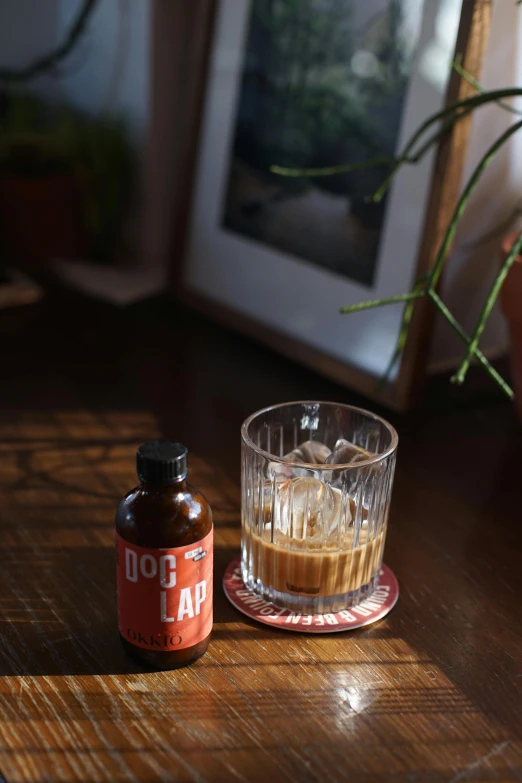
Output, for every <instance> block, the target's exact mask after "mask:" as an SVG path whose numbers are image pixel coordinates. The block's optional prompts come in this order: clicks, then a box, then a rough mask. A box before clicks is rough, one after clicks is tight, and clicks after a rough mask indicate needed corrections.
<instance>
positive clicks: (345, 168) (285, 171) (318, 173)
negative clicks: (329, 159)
mask: <svg viewBox="0 0 522 783" xmlns="http://www.w3.org/2000/svg"><path fill="white" fill-rule="evenodd" d="M394 162H395V158H390V157H384V156H381V157H377V158H369V159H368V160H360V161H358V162H357V163H342V164H340V165H339V166H325V167H324V168H319V169H293V168H287V167H285V166H270V171H271V172H272V173H273V174H280V175H281V176H282V177H331V176H332V175H333V174H346V173H347V172H349V171H357V170H358V169H366V168H371V167H372V166H380V165H382V164H383V163H387V164H391V163H394Z"/></svg>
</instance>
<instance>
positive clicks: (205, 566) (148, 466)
mask: <svg viewBox="0 0 522 783" xmlns="http://www.w3.org/2000/svg"><path fill="white" fill-rule="evenodd" d="M137 471H138V477H139V479H140V482H141V483H140V484H139V486H138V487H136V488H135V489H133V490H131V492H129V493H128V495H126V496H125V497H124V498H123V499H122V501H121V502H120V504H119V506H118V510H117V512H116V544H117V561H118V618H119V630H120V637H121V641H122V644H123V646H124V648H125V650H126V652H127V653H128V654H129V655H130V656H131V657H133V658H135V659H137V660H138V661H139V662H141V663H145V664H147V665H150V666H153V667H156V668H158V669H177V668H179V667H181V666H187V665H188V664H191V663H192V662H193V661H195V660H196V659H197V658H200V657H201V656H202V655H203V654H204V653H205V652H206V650H207V647H208V643H209V640H210V628H211V624H212V555H213V551H212V512H211V510H210V507H209V505H208V503H207V501H206V500H205V498H204V497H203V495H202V494H201V493H200V492H198V491H197V490H196V489H194V487H191V486H190V485H189V484H188V483H187V481H186V475H187V450H186V448H185V447H184V446H182V445H181V444H179V443H174V442H172V441H166V440H160V441H150V442H148V443H145V444H144V445H143V446H140V448H139V449H138V453H137ZM201 543H203V546H201ZM181 547H184V548H185V549H180V548H181ZM187 550H188V551H187ZM203 558H204V560H203ZM183 569H185V570H183ZM198 580H199V581H198ZM183 590H184V592H183ZM182 593H183V594H182ZM160 599H161V600H160ZM209 612H210V615H209ZM207 630H208V633H207ZM202 634H204V636H202ZM180 640H181V641H180ZM189 640H192V641H194V643H193V644H192V643H191V644H190V645H189V646H187V644H188V642H189ZM173 645H175V646H174V647H173Z"/></svg>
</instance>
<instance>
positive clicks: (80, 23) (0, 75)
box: [0, 0, 98, 83]
mask: <svg viewBox="0 0 522 783" xmlns="http://www.w3.org/2000/svg"><path fill="white" fill-rule="evenodd" d="M97 2H98V0H84V3H83V5H82V7H81V8H80V10H79V12H78V14H77V16H76V18H75V20H74V22H73V23H72V25H71V27H70V29H69V32H68V33H67V35H66V37H65V39H64V41H62V43H61V44H60V45H59V46H58V47H57V48H56V49H54V51H52V52H49V53H48V54H45V55H44V56H43V57H38V58H37V59H36V60H33V62H32V63H29V65H27V66H26V67H25V68H0V81H3V82H17V83H20V82H26V81H29V80H30V79H33V78H34V77H35V76H37V75H38V74H40V73H43V72H44V71H47V70H49V69H50V68H54V66H55V65H57V64H58V63H59V62H60V61H61V60H63V59H64V58H65V57H67V55H68V54H70V52H71V51H72V50H73V49H74V47H75V45H76V43H77V42H78V40H79V38H80V37H81V35H82V33H83V32H84V31H85V28H86V25H87V21H88V19H89V17H90V15H91V13H92V11H93V10H94V7H95V5H96V3H97Z"/></svg>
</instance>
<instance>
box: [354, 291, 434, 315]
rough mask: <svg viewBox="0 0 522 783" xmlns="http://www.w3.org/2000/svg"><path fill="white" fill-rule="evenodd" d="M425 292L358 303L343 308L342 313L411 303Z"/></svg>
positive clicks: (411, 292) (413, 292)
mask: <svg viewBox="0 0 522 783" xmlns="http://www.w3.org/2000/svg"><path fill="white" fill-rule="evenodd" d="M425 293H426V292H425V291H424V290H423V291H417V290H414V291H409V292H408V293H407V294H399V295H398V296H388V297H386V299H370V300H369V301H368V302H358V303H357V304H353V305H346V307H341V309H340V310H339V312H340V313H343V314H345V313H358V312H359V311H360V310H370V309H371V308H372V307H380V306H381V305H389V304H397V303H399V302H409V301H410V300H412V299H420V298H421V297H422V296H424V295H425Z"/></svg>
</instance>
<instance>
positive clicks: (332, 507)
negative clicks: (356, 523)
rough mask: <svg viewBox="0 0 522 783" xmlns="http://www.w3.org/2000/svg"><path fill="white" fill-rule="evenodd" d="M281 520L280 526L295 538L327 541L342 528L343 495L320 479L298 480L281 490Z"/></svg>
mask: <svg viewBox="0 0 522 783" xmlns="http://www.w3.org/2000/svg"><path fill="white" fill-rule="evenodd" d="M347 513H348V515H349V516H350V518H351V515H350V510H349V509H348V512H347ZM277 517H278V518H277V519H276V520H275V523H276V527H277V528H278V529H279V530H280V531H281V532H282V533H284V534H285V535H288V536H290V537H291V538H294V539H297V540H304V539H313V538H316V539H318V540H324V539H325V538H327V537H328V536H329V535H331V533H333V532H334V531H335V530H336V529H337V527H338V525H339V521H340V518H341V493H340V492H338V491H336V490H335V489H332V487H330V486H329V485H328V484H324V483H323V482H322V481H319V479H315V478H294V479H292V480H290V481H289V482H288V483H287V484H286V485H284V486H282V487H281V489H280V493H279V506H278V514H277ZM348 522H349V520H348Z"/></svg>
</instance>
